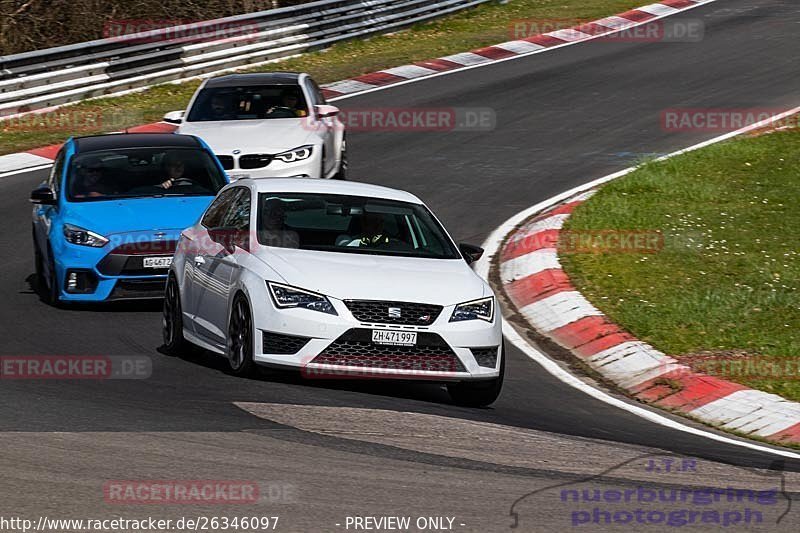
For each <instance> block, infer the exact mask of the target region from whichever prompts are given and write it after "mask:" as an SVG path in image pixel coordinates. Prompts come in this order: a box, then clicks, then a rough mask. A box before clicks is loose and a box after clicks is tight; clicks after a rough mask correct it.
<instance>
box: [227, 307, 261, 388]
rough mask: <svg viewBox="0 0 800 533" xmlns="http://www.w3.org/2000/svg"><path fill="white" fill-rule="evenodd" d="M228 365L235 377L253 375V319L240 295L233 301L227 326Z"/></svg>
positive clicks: (254, 368)
mask: <svg viewBox="0 0 800 533" xmlns="http://www.w3.org/2000/svg"><path fill="white" fill-rule="evenodd" d="M227 356H228V363H229V364H230V366H231V372H232V373H233V374H235V375H237V376H247V375H251V374H253V373H255V370H256V363H255V361H253V319H252V317H251V315H250V306H249V305H248V303H247V299H245V297H244V296H243V295H241V294H239V295H237V296H236V298H235V300H234V301H233V307H232V309H231V317H230V321H229V325H228V353H227Z"/></svg>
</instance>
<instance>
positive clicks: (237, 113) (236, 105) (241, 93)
mask: <svg viewBox="0 0 800 533" xmlns="http://www.w3.org/2000/svg"><path fill="white" fill-rule="evenodd" d="M305 116H308V104H307V103H306V99H305V97H304V96H303V91H302V90H301V89H300V86H299V85H248V86H243V87H215V88H210V89H203V90H202V91H200V94H198V95H197V98H196V99H195V101H194V104H192V108H191V109H190V110H189V115H188V116H187V117H186V121H187V122H209V121H224V120H264V119H273V118H299V117H305Z"/></svg>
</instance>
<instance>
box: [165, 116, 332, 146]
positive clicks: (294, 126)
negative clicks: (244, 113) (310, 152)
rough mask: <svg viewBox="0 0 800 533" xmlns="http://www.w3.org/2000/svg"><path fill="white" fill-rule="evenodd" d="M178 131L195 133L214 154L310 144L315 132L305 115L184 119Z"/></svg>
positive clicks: (189, 133) (187, 133)
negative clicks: (261, 118) (255, 118)
mask: <svg viewBox="0 0 800 533" xmlns="http://www.w3.org/2000/svg"><path fill="white" fill-rule="evenodd" d="M178 133H182V134H186V135H197V136H198V137H200V138H201V139H203V140H204V141H205V142H206V143H207V144H208V145H209V146H210V147H211V149H212V150H213V151H214V153H216V154H230V153H231V152H233V151H234V150H241V151H242V153H243V154H247V153H254V152H253V151H254V150H255V151H256V153H279V152H284V151H286V150H291V149H292V148H297V147H298V146H303V145H305V144H314V140H315V138H316V132H315V131H314V130H312V129H311V126H309V124H308V121H307V119H302V118H272V119H268V120H225V121H220V122H184V123H183V124H181V126H180V127H179V128H178Z"/></svg>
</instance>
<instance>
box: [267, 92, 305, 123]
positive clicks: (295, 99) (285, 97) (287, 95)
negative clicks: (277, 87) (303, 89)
mask: <svg viewBox="0 0 800 533" xmlns="http://www.w3.org/2000/svg"><path fill="white" fill-rule="evenodd" d="M298 103H300V95H299V94H297V91H296V90H294V89H284V90H283V92H282V93H281V105H279V106H273V107H271V108H269V110H267V114H272V113H274V112H275V111H278V110H280V109H288V110H289V111H291V112H292V113H294V114H295V115H296V116H298V117H304V116H306V114H307V113H306V111H305V110H303V109H298V108H297V104H298Z"/></svg>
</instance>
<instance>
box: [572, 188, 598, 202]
mask: <svg viewBox="0 0 800 533" xmlns="http://www.w3.org/2000/svg"><path fill="white" fill-rule="evenodd" d="M595 194H597V191H596V190H592V191H586V192H582V193H581V194H579V195H577V196H575V197H574V198H570V199H569V201H570V202H585V201H586V200H588V199H589V198H591V197H592V196H594V195H595Z"/></svg>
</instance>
